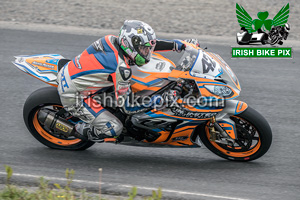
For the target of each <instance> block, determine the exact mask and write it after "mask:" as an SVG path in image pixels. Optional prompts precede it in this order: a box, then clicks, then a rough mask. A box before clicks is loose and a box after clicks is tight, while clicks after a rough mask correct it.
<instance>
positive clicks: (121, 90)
mask: <svg viewBox="0 0 300 200" xmlns="http://www.w3.org/2000/svg"><path fill="white" fill-rule="evenodd" d="M129 86H130V85H129V83H128V82H121V81H120V82H118V88H117V91H118V94H119V95H125V94H126V93H127V91H129Z"/></svg>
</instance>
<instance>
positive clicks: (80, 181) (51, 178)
mask: <svg viewBox="0 0 300 200" xmlns="http://www.w3.org/2000/svg"><path fill="white" fill-rule="evenodd" d="M0 175H6V173H5V172H0ZM13 175H14V176H17V177H25V178H40V177H41V176H37V175H32V174H20V173H13ZM43 177H44V178H45V179H47V180H50V181H67V179H66V178H59V177H50V176H43ZM72 182H75V183H87V184H93V185H99V182H97V181H87V180H78V179H73V180H72ZM101 184H102V185H107V186H115V187H116V188H120V187H122V188H132V187H134V186H133V185H123V184H113V183H106V182H101ZM135 187H137V189H142V190H150V191H153V190H157V188H151V187H143V186H135ZM162 191H163V192H167V193H173V194H183V195H192V196H201V197H208V198H216V199H230V200H249V199H244V198H238V197H228V196H221V195H213V194H205V193H196V192H185V191H177V190H171V189H162Z"/></svg>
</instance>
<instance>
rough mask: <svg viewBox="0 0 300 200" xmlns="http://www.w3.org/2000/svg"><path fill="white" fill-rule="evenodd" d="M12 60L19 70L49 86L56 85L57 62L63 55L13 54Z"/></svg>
mask: <svg viewBox="0 0 300 200" xmlns="http://www.w3.org/2000/svg"><path fill="white" fill-rule="evenodd" d="M15 58H16V60H15V61H14V62H13V64H14V65H15V66H17V67H18V69H20V70H21V71H23V72H25V73H27V74H29V75H31V76H33V77H34V78H37V79H39V80H41V81H43V82H45V83H47V84H49V85H51V86H54V87H57V85H58V84H57V82H56V78H57V73H58V62H59V60H60V59H63V58H64V57H63V56H61V55H58V54H38V55H29V56H28V55H25V56H15Z"/></svg>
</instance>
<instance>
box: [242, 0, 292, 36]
mask: <svg viewBox="0 0 300 200" xmlns="http://www.w3.org/2000/svg"><path fill="white" fill-rule="evenodd" d="M289 7H290V6H289V3H288V4H287V5H285V6H283V7H282V8H281V10H280V11H279V12H278V13H277V14H276V15H275V17H274V18H273V19H267V18H268V16H269V12H268V11H264V12H259V13H257V17H258V19H254V20H253V19H252V17H251V16H250V15H249V14H248V13H247V11H246V10H245V9H244V8H243V7H242V6H240V5H239V4H236V17H237V20H238V22H239V24H240V26H241V28H243V27H245V28H246V29H247V31H248V32H249V33H253V32H256V31H257V30H258V29H261V30H263V31H270V30H271V29H272V27H276V26H284V25H285V24H286V23H287V21H288V18H289V12H290V11H289Z"/></svg>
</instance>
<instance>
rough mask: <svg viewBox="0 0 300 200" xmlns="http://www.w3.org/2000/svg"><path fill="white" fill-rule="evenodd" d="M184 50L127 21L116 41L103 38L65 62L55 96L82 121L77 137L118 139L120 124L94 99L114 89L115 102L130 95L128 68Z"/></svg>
mask: <svg viewBox="0 0 300 200" xmlns="http://www.w3.org/2000/svg"><path fill="white" fill-rule="evenodd" d="M193 42H195V41H194V40H193ZM184 49H185V45H184V44H183V43H182V42H181V41H180V40H158V39H156V35H155V32H154V30H153V29H152V28H151V27H150V26H149V25H148V24H146V23H144V22H142V21H137V20H126V21H125V22H124V24H123V26H122V28H121V30H120V34H119V37H117V36H114V35H107V36H105V37H102V38H100V39H99V40H97V41H95V42H94V43H93V44H92V45H90V46H89V47H88V48H87V49H85V50H84V51H83V52H82V53H81V54H80V55H78V56H76V57H75V58H74V59H73V60H72V61H70V62H68V63H67V64H66V65H65V66H64V67H63V68H62V69H61V70H60V72H59V74H58V78H57V81H58V84H59V85H58V93H59V95H60V99H61V102H62V104H63V106H64V108H65V109H66V110H67V111H68V112H70V113H71V114H72V115H73V116H75V117H78V118H80V119H81V120H82V122H79V123H78V124H77V125H76V127H75V129H76V131H77V132H78V133H79V134H80V136H79V137H80V138H81V139H84V140H91V141H96V142H101V141H103V140H104V138H107V137H115V136H118V135H120V134H121V132H122V129H123V124H122V122H121V121H120V120H119V119H118V118H117V117H115V116H114V115H113V114H112V113H110V112H109V111H108V110H106V109H105V108H103V107H102V106H101V104H100V103H99V102H97V101H96V100H95V99H94V98H93V95H94V94H96V93H103V92H105V91H106V90H108V89H109V88H111V87H112V86H113V88H114V94H115V98H116V100H117V102H118V99H119V98H121V97H126V96H127V95H128V93H129V92H130V78H131V69H130V66H132V65H137V66H143V65H144V64H146V63H148V62H149V61H150V58H151V55H152V52H153V51H170V50H173V51H177V52H181V51H182V50H184ZM118 106H119V105H118Z"/></svg>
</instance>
